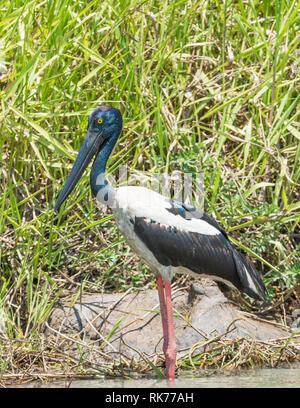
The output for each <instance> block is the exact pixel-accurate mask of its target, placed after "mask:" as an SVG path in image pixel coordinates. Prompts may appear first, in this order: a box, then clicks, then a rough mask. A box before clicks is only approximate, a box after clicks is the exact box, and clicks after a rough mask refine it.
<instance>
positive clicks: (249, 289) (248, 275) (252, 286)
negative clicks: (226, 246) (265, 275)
mask: <svg viewBox="0 0 300 408" xmlns="http://www.w3.org/2000/svg"><path fill="white" fill-rule="evenodd" d="M233 259H234V262H235V266H236V270H237V273H238V276H239V278H240V280H241V283H242V286H243V291H244V292H245V293H246V294H247V295H248V296H250V297H252V298H253V299H256V300H265V299H266V288H265V285H264V283H263V281H262V279H261V277H260V276H259V274H258V272H257V270H256V269H255V267H254V265H253V263H252V262H251V261H250V260H249V259H247V258H246V257H245V256H244V255H242V254H241V253H239V252H237V251H236V250H233Z"/></svg>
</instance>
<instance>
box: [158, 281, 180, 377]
mask: <svg viewBox="0 0 300 408" xmlns="http://www.w3.org/2000/svg"><path fill="white" fill-rule="evenodd" d="M156 282H157V290H158V297H159V302H160V311H161V319H162V327H163V334H164V345H163V351H164V354H165V359H166V377H167V379H168V380H174V378H175V364H176V339H175V329H174V321H173V305H172V294H171V283H170V282H166V283H165V288H164V285H163V281H162V278H161V277H160V276H159V277H158V278H157V281H156Z"/></svg>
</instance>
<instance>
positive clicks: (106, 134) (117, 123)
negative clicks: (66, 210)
mask: <svg viewBox="0 0 300 408" xmlns="http://www.w3.org/2000/svg"><path fill="white" fill-rule="evenodd" d="M121 130H122V115H121V112H120V111H119V110H118V109H116V108H113V107H112V106H106V105H104V106H100V107H99V108H97V109H95V110H94V112H93V113H92V114H91V115H90V117H89V120H88V127H87V132H86V136H85V139H84V141H83V143H82V146H81V148H80V150H79V152H78V155H77V157H76V160H75V163H74V165H73V167H72V170H71V172H70V174H69V176H68V178H67V180H66V182H65V185H64V186H63V189H62V190H61V192H60V195H59V197H58V200H57V202H56V204H55V207H54V211H56V210H58V209H59V207H60V206H61V205H62V203H63V202H64V201H65V199H66V198H67V197H68V195H69V194H70V193H71V191H72V190H73V188H74V187H75V186H76V184H77V182H78V181H79V179H80V178H81V176H82V174H83V173H84V170H85V169H86V168H87V166H88V164H89V162H90V161H91V160H92V158H93V157H94V156H95V155H96V154H98V152H99V151H100V150H101V149H102V148H103V147H104V145H106V144H107V143H110V144H112V145H114V144H115V143H116V140H117V139H118V136H119V134H120V132H121ZM112 147H113V146H112Z"/></svg>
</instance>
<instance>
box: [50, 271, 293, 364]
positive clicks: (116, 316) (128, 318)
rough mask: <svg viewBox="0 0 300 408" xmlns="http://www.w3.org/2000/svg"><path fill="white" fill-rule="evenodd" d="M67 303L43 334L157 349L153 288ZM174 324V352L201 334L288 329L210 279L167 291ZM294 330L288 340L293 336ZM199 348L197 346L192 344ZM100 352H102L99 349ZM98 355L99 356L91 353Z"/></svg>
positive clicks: (108, 346)
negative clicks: (241, 306) (245, 306)
mask: <svg viewBox="0 0 300 408" xmlns="http://www.w3.org/2000/svg"><path fill="white" fill-rule="evenodd" d="M81 300H82V301H81V303H80V302H79V303H76V304H75V305H73V306H72V307H70V303H71V299H65V300H64V301H63V302H58V303H56V304H55V306H54V308H53V310H52V313H51V315H50V316H49V318H48V321H47V328H46V331H45V333H46V335H48V334H55V335H56V336H59V335H65V336H73V335H74V334H77V335H78V334H80V338H81V339H82V340H83V341H85V342H87V343H88V344H92V345H93V347H99V346H101V350H102V351H103V353H104V354H106V355H109V356H113V357H114V358H117V357H118V355H120V354H121V355H123V356H124V357H126V358H132V357H134V358H139V357H140V356H141V353H143V354H144V355H145V356H153V355H155V354H157V353H162V343H163V339H162V327H161V318H160V313H159V310H160V309H159V301H158V295H157V291H156V290H140V291H137V292H136V291H135V292H133V290H132V291H129V292H127V293H121V294H92V295H83V297H82V299H81ZM173 304H174V324H175V333H176V339H177V347H178V357H180V355H181V354H183V353H186V352H187V350H188V349H189V348H191V347H192V346H194V345H195V344H196V343H198V342H203V341H204V340H206V339H211V338H214V337H216V338H217V337H218V336H221V337H222V338H223V339H224V338H227V339H233V338H242V337H243V338H251V339H252V340H253V341H254V342H262V341H269V340H271V339H279V338H280V339H283V338H288V337H289V336H290V335H291V334H292V333H293V330H292V329H291V328H289V327H285V326H283V325H281V324H279V323H277V322H275V321H267V320H265V319H260V318H258V317H257V316H255V315H254V314H250V313H247V312H244V311H241V310H240V309H239V308H238V307H237V306H236V305H234V304H233V303H232V302H231V301H229V300H228V299H227V298H226V297H225V296H224V294H223V293H222V292H221V291H220V289H219V287H218V286H217V285H216V284H215V283H214V282H211V281H210V280H206V279H203V280H199V281H197V282H194V283H193V284H192V285H191V286H190V287H189V288H183V289H177V290H175V291H174V292H173ZM298 341H299V336H295V337H294V338H293V339H292V342H298ZM198 351H201V347H199V348H198ZM104 354H103V355H104ZM97 360H98V361H99V356H97Z"/></svg>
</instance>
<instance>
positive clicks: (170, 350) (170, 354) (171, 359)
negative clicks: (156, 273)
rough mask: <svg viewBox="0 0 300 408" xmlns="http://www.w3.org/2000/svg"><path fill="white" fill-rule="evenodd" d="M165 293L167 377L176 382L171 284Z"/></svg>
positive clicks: (168, 283) (167, 285)
mask: <svg viewBox="0 0 300 408" xmlns="http://www.w3.org/2000/svg"><path fill="white" fill-rule="evenodd" d="M165 293H166V308H167V327H168V347H167V350H166V352H165V356H166V377H167V379H168V380H174V378H175V364H176V352H177V349H176V338H175V329H174V319H173V305H172V292H171V282H166V283H165Z"/></svg>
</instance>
